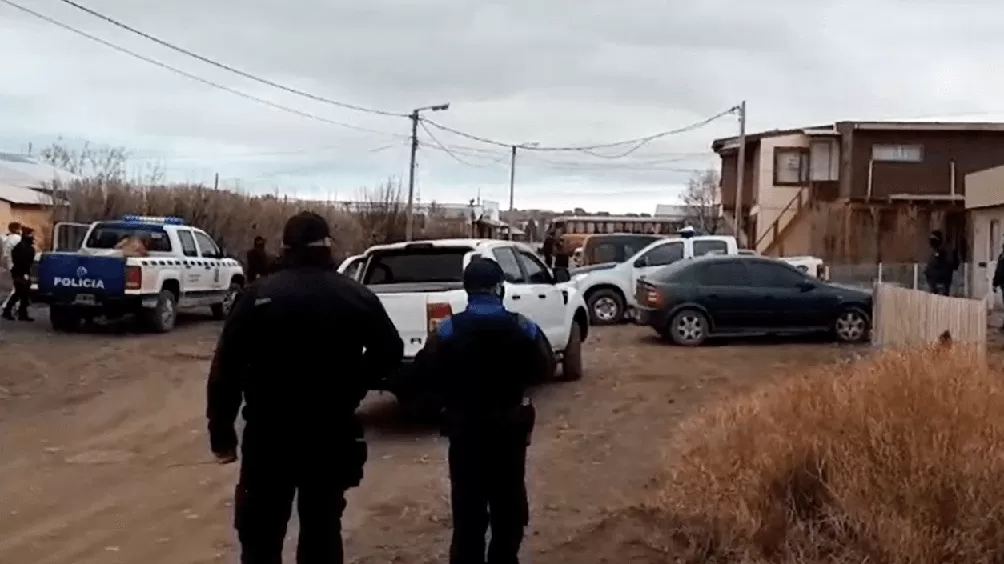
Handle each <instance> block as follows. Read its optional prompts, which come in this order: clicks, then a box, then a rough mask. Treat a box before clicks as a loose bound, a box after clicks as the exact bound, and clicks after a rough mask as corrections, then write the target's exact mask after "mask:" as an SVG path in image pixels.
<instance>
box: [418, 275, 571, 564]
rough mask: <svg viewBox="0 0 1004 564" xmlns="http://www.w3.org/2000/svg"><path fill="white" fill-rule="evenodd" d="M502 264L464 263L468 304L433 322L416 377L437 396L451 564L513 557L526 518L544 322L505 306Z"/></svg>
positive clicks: (545, 351) (494, 563)
mask: <svg viewBox="0 0 1004 564" xmlns="http://www.w3.org/2000/svg"><path fill="white" fill-rule="evenodd" d="M502 281H503V274H502V269H501V268H500V267H499V265H498V264H497V263H495V262H494V261H490V260H486V259H475V260H474V261H472V263H471V264H470V265H469V266H468V267H467V269H465V272H464V286H465V288H466V289H467V291H468V304H467V307H466V309H464V311H462V312H460V313H457V314H455V315H452V316H450V317H448V318H446V319H445V320H443V321H442V323H441V324H440V325H439V326H438V327H437V329H436V332H435V333H434V334H433V335H432V336H431V337H430V339H429V341H428V342H427V344H426V346H425V347H424V348H423V349H422V351H421V352H420V353H419V355H418V356H417V357H416V359H415V370H416V377H417V378H422V379H428V381H431V382H432V386H431V387H432V389H433V390H434V391H436V392H438V393H439V394H441V397H442V398H443V402H444V424H443V434H444V435H445V436H447V437H448V438H449V441H450V446H449V469H450V485H451V498H452V499H451V501H452V510H453V538H452V544H451V547H450V563H451V564H482V563H484V562H485V533H486V532H487V529H488V527H489V526H490V527H491V545H490V546H489V547H488V554H487V562H488V563H489V564H515V563H517V562H518V560H517V553H518V552H519V547H520V544H521V543H522V540H523V533H524V528H525V527H526V525H527V523H528V519H529V508H528V505H527V496H526V486H525V482H524V473H525V466H526V452H527V446H528V445H529V442H530V434H531V431H532V429H533V424H534V418H535V412H534V410H533V406H532V405H531V404H530V402H529V400H528V399H526V392H527V388H528V387H529V386H530V385H531V384H533V383H535V382H538V381H541V380H543V379H545V378H546V377H547V375H548V374H549V372H550V370H552V369H553V366H554V363H553V353H552V351H551V347H550V344H549V343H548V342H547V339H546V337H545V336H544V334H543V332H542V331H541V330H540V328H539V327H538V326H537V325H536V324H535V323H534V322H532V321H530V320H528V319H526V318H525V317H523V316H521V315H519V314H516V313H512V312H509V311H507V310H506V309H505V308H504V307H503V305H502V290H501V289H502Z"/></svg>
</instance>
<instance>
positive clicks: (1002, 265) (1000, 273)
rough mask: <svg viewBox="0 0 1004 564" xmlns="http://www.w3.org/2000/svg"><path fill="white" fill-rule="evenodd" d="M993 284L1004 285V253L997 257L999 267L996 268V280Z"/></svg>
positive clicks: (998, 286) (997, 286)
mask: <svg viewBox="0 0 1004 564" xmlns="http://www.w3.org/2000/svg"><path fill="white" fill-rule="evenodd" d="M991 285H992V286H993V287H994V288H1002V287H1004V253H1001V254H1000V256H999V257H997V267H996V268H994V281H993V284H991Z"/></svg>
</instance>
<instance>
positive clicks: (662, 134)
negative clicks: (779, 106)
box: [0, 0, 735, 154]
mask: <svg viewBox="0 0 1004 564" xmlns="http://www.w3.org/2000/svg"><path fill="white" fill-rule="evenodd" d="M0 1H4V2H6V1H7V0H0ZM734 111H735V108H729V109H727V110H725V111H722V112H719V113H717V114H715V115H713V116H711V117H709V118H706V119H703V120H701V121H698V122H695V123H692V124H690V125H686V126H684V127H680V128H678V129H671V130H669V131H661V132H659V133H653V134H652V135H646V136H645V137H638V138H635V139H625V140H623V141H614V142H611V143H599V144H595V145H569V146H551V147H548V146H542V145H526V144H519V143H505V142H503V141H497V140H495V139H490V138H488V137H482V136H480V135H474V134H472V133H467V132H465V131H461V130H459V129H455V128H452V127H449V126H445V125H442V124H440V123H438V122H435V121H433V120H431V119H428V118H425V117H422V118H420V119H421V120H422V121H423V122H425V123H427V124H429V125H431V126H433V127H435V128H436V129H440V130H442V131H446V132H449V133H452V134H454V135H457V136H460V137H464V138H465V139H470V140H471V141H477V142H479V143H484V144H487V145H495V146H497V147H507V148H512V147H516V148H517V149H523V150H526V151H580V152H582V151H595V150H597V149H608V148H613V147H620V146H622V145H635V144H640V145H641V146H644V145H647V144H648V143H651V142H652V141H655V140H656V139H661V138H663V137H669V136H670V135H679V134H681V133H686V132H688V131H693V130H695V129H699V128H701V127H704V126H705V125H708V124H709V123H711V122H713V121H715V120H717V119H718V118H720V117H722V116H725V115H728V114H731V113H733V112H734ZM639 148H641V147H636V148H634V149H633V150H632V151H630V152H634V151H635V150H637V149H639ZM630 152H629V154H630Z"/></svg>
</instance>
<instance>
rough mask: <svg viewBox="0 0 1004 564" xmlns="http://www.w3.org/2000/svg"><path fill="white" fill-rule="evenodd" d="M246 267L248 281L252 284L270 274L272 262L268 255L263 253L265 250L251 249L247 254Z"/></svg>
mask: <svg viewBox="0 0 1004 564" xmlns="http://www.w3.org/2000/svg"><path fill="white" fill-rule="evenodd" d="M247 265H248V271H247V275H248V281H249V282H254V281H255V280H257V279H259V278H261V277H262V276H265V275H266V274H269V273H270V269H271V266H272V260H271V258H269V256H268V253H266V252H265V249H251V250H250V251H248V254H247Z"/></svg>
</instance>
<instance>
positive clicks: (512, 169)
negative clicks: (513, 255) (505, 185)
mask: <svg viewBox="0 0 1004 564" xmlns="http://www.w3.org/2000/svg"><path fill="white" fill-rule="evenodd" d="M539 146H540V143H537V142H536V141H534V142H532V143H523V144H522V145H513V146H512V147H511V149H512V153H511V154H510V156H509V221H508V222H507V223H508V224H509V229H507V231H508V232H509V240H510V241H512V216H513V211H515V209H516V206H515V196H516V193H515V188H516V149H518V148H520V147H523V148H525V149H532V148H534V147H539Z"/></svg>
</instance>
